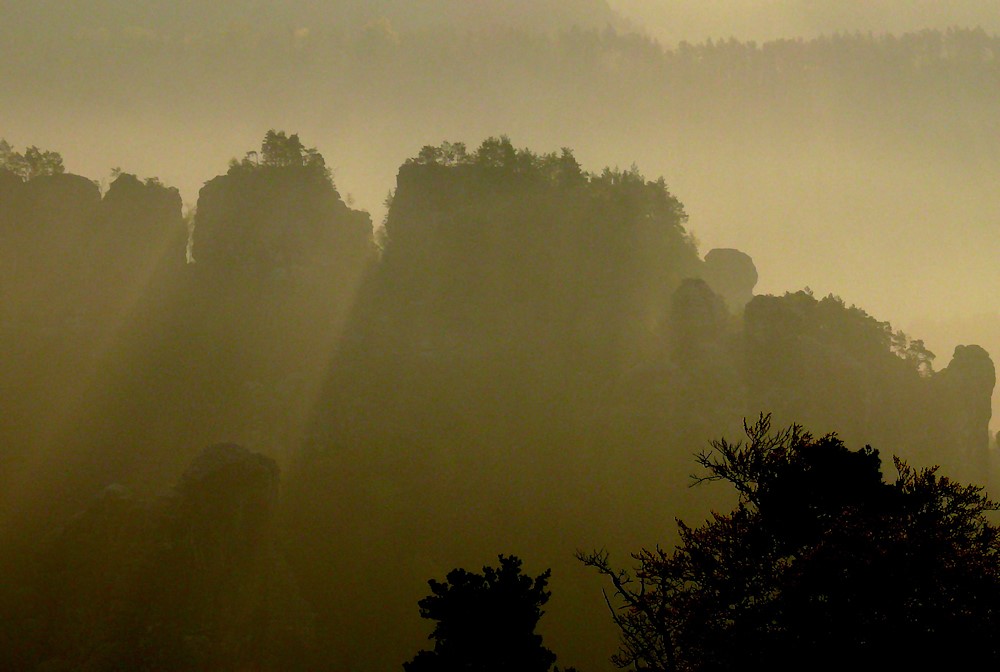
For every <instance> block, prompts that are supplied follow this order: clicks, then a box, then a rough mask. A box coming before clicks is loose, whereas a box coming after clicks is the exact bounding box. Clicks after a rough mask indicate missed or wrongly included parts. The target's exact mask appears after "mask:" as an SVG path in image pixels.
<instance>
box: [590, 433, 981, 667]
mask: <svg viewBox="0 0 1000 672" xmlns="http://www.w3.org/2000/svg"><path fill="white" fill-rule="evenodd" d="M745 429H746V434H747V437H748V439H749V441H748V442H747V443H743V442H739V443H735V444H733V443H729V442H727V441H726V440H724V439H723V440H720V441H715V442H713V443H712V450H710V451H706V452H703V453H701V454H700V455H698V458H697V459H698V463H699V464H700V465H701V466H703V467H704V468H705V469H707V470H708V475H706V476H702V477H700V478H698V479H697V481H699V482H702V481H726V482H728V483H730V484H731V485H732V486H733V487H734V488H735V489H736V491H737V492H738V493H739V503H738V505H737V506H736V508H735V509H734V510H733V511H732V512H730V513H728V514H720V513H713V514H712V517H711V519H710V520H709V521H708V522H707V523H706V524H705V525H703V526H701V527H699V528H691V527H688V526H687V525H685V524H684V523H682V522H679V523H678V525H679V528H680V538H681V541H680V544H679V546H678V547H677V548H676V549H675V550H674V551H672V552H668V551H665V550H663V549H660V548H656V549H655V550H648V549H644V550H641V551H640V552H638V553H636V554H634V555H633V557H634V558H635V560H636V561H637V562H638V567H637V569H636V570H635V573H634V574H633V573H631V572H629V571H627V570H619V569H614V568H612V566H611V565H610V563H609V560H608V555H607V553H606V552H597V553H593V554H590V555H582V554H581V555H580V556H579V557H580V559H581V560H582V561H583V562H584V563H585V564H587V565H589V566H593V567H595V568H596V569H597V570H598V571H599V572H601V573H602V574H604V575H606V576H607V577H609V578H610V580H611V582H612V584H613V585H614V587H615V592H616V595H617V597H618V598H620V600H621V602H622V603H623V605H622V606H621V608H620V609H616V610H614V612H613V618H614V620H615V622H616V624H617V625H618V627H619V628H620V630H621V637H622V640H621V642H622V645H621V649H620V651H619V653H618V654H617V655H616V656H615V657H614V662H615V663H616V664H618V665H619V666H620V667H627V666H634V667H635V668H636V669H643V670H646V669H649V670H735V669H758V668H759V669H763V668H765V667H766V668H768V669H772V670H791V669H801V667H802V666H803V665H804V664H806V661H808V667H810V668H811V669H843V667H844V666H846V665H858V664H862V665H865V666H872V667H875V666H882V665H889V664H892V665H893V666H894V667H902V666H912V667H913V668H914V669H934V668H935V667H937V666H942V669H944V666H945V664H946V663H952V664H953V663H954V661H955V660H980V661H984V663H985V662H986V661H989V662H992V663H997V662H1000V634H998V632H1000V630H998V626H1000V563H998V554H1000V535H998V528H997V527H995V526H994V525H992V524H991V523H990V522H988V521H987V519H986V514H987V513H988V512H991V511H995V510H997V505H996V504H994V503H993V502H991V501H990V500H988V499H987V498H986V497H985V496H984V495H983V492H982V488H979V487H977V486H971V485H960V484H958V483H955V482H953V481H951V480H949V479H948V478H946V477H942V476H939V475H938V474H937V468H930V469H919V470H917V469H913V468H911V467H909V466H907V465H906V464H905V463H903V462H901V461H900V460H898V459H896V460H894V463H895V466H896V470H897V476H896V479H895V481H894V482H892V483H886V482H884V481H883V480H882V474H881V470H880V467H881V463H880V460H879V455H878V451H876V450H873V449H872V448H871V447H868V446H866V447H865V448H863V449H861V450H859V451H851V450H848V449H847V448H846V447H845V446H844V444H843V442H842V441H840V439H838V438H837V437H836V435H832V434H831V435H827V436H824V437H822V438H820V439H814V438H813V437H812V436H811V435H810V434H808V433H807V432H805V431H803V430H802V428H801V427H799V426H795V425H793V426H792V427H790V428H788V429H785V430H783V431H780V432H777V433H774V434H772V433H771V431H770V417H769V416H765V415H761V417H760V419H759V420H758V421H757V422H756V423H753V424H750V425H746V426H745Z"/></svg>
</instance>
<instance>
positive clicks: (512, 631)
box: [403, 555, 556, 672]
mask: <svg viewBox="0 0 1000 672" xmlns="http://www.w3.org/2000/svg"><path fill="white" fill-rule="evenodd" d="M499 559H500V566H499V567H483V573H482V574H476V573H473V572H468V571H466V570H464V569H454V570H452V571H451V572H449V573H448V576H447V578H446V581H445V583H441V582H439V581H435V580H433V579H431V580H430V581H429V582H428V583H429V584H430V587H431V594H430V595H428V596H427V597H425V598H424V599H422V600H420V602H418V605H419V606H420V615H421V616H422V617H423V618H429V619H432V620H435V621H437V625H436V626H435V627H434V632H432V633H431V635H430V638H431V639H433V640H434V649H433V650H432V651H421V652H420V653H418V654H417V655H416V657H415V658H414V659H413V660H412V661H410V662H408V663H404V665H403V668H404V669H405V670H406V672H459V671H460V670H461V671H462V672H510V671H513V670H516V671H517V672H547V670H549V668H550V667H551V666H552V664H553V663H554V662H555V660H556V656H555V654H554V653H552V652H551V651H549V650H548V649H547V648H545V647H544V646H542V638H541V636H540V635H536V634H535V627H536V626H537V625H538V619H540V618H541V617H542V613H543V612H542V606H543V605H544V604H545V603H546V602H548V600H549V596H550V595H551V593H549V592H548V591H546V590H545V587H546V585H547V583H548V580H549V574H550V572H549V571H545V572H543V573H542V574H540V575H539V576H537V577H535V578H534V579H532V578H531V577H530V576H526V575H524V574H522V573H521V560H520V559H519V558H517V557H515V556H503V555H501V556H499Z"/></svg>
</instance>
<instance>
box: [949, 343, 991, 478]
mask: <svg viewBox="0 0 1000 672" xmlns="http://www.w3.org/2000/svg"><path fill="white" fill-rule="evenodd" d="M933 382H934V384H935V391H936V392H937V397H938V398H937V399H936V401H937V402H938V404H939V406H938V407H939V409H940V410H939V411H938V415H937V417H936V418H934V420H935V421H936V424H937V425H938V429H937V432H936V434H937V436H938V440H939V441H941V442H942V444H943V445H942V446H941V448H942V449H943V451H942V452H943V453H944V457H943V463H944V466H946V467H949V468H950V471H952V472H953V473H955V474H956V476H959V477H960V478H963V479H966V480H970V481H974V482H980V483H981V482H983V481H984V480H985V479H988V478H989V477H990V474H991V468H992V465H991V460H990V452H991V451H990V431H989V426H990V419H991V418H992V415H993V409H992V403H991V397H992V395H993V388H994V386H995V385H996V367H995V366H994V364H993V360H992V359H991V358H990V355H989V353H987V352H986V351H985V350H984V349H983V348H981V347H979V346H978V345H960V346H958V347H956V348H955V353H954V354H953V355H952V358H951V362H950V363H949V364H948V366H947V367H946V368H945V369H943V370H942V371H940V372H939V373H938V374H937V375H936V376H935V377H934V379H933Z"/></svg>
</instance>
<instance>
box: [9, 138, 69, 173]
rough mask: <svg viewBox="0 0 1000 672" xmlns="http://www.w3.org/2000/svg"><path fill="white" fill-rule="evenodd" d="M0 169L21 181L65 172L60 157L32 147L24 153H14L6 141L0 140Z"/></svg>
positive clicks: (54, 153)
mask: <svg viewBox="0 0 1000 672" xmlns="http://www.w3.org/2000/svg"><path fill="white" fill-rule="evenodd" d="M0 169H6V170H9V171H10V172H12V173H14V174H15V175H17V176H18V177H20V178H21V179H22V180H30V179H31V178H33V177H38V176H40V175H61V174H62V173H64V172H65V168H64V167H63V159H62V156H60V155H59V153H58V152H49V151H44V150H41V149H39V148H38V147H35V146H34V145H32V146H31V147H28V148H27V149H25V150H24V153H23V154H22V153H20V152H15V151H14V148H13V147H12V146H11V145H10V143H8V142H7V141H6V140H4V139H2V138H0Z"/></svg>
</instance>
